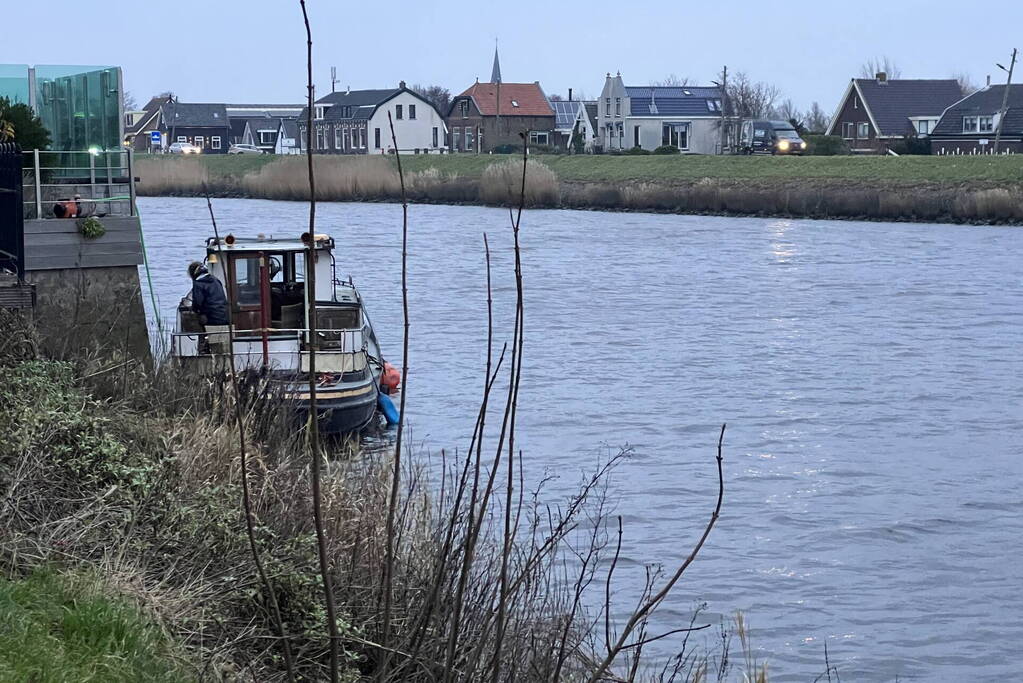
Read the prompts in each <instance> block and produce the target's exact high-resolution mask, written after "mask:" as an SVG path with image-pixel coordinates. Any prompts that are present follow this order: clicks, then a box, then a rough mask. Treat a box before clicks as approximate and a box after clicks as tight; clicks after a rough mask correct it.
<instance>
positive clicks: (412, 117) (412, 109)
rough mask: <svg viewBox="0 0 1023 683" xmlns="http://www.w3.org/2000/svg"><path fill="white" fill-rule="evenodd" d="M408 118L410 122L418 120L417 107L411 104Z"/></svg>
mask: <svg viewBox="0 0 1023 683" xmlns="http://www.w3.org/2000/svg"><path fill="white" fill-rule="evenodd" d="M408 118H409V121H415V119H416V105H414V104H410V105H409V106H408Z"/></svg>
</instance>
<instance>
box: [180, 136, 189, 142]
mask: <svg viewBox="0 0 1023 683" xmlns="http://www.w3.org/2000/svg"><path fill="white" fill-rule="evenodd" d="M178 142H188V138H187V137H185V136H184V135H179V136H178Z"/></svg>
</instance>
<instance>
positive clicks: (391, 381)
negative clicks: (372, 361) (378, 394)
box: [380, 361, 401, 394]
mask: <svg viewBox="0 0 1023 683" xmlns="http://www.w3.org/2000/svg"><path fill="white" fill-rule="evenodd" d="M400 384H401V372H399V371H398V369H397V368H396V367H394V366H393V365H391V364H390V363H388V362H386V361H384V371H383V372H382V373H380V390H381V391H383V392H384V393H385V394H393V393H394V392H396V391H397V390H398V385H400Z"/></svg>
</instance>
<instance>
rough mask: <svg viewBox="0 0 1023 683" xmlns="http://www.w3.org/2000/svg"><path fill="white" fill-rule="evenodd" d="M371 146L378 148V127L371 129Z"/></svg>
mask: <svg viewBox="0 0 1023 683" xmlns="http://www.w3.org/2000/svg"><path fill="white" fill-rule="evenodd" d="M373 147H374V149H380V129H379V128H374V129H373Z"/></svg>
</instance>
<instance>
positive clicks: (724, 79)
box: [721, 64, 728, 155]
mask: <svg viewBox="0 0 1023 683" xmlns="http://www.w3.org/2000/svg"><path fill="white" fill-rule="evenodd" d="M727 143H728V65H727V64H726V65H725V67H724V69H722V71H721V154H722V155H723V154H724V153H725V146H726V145H727Z"/></svg>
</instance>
